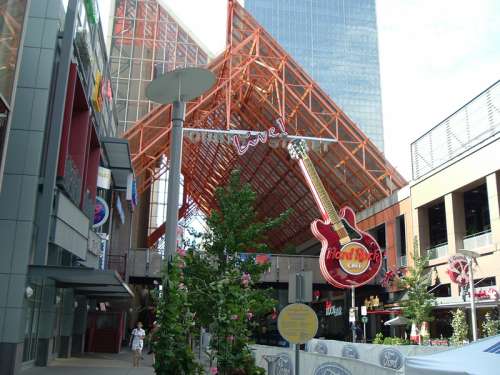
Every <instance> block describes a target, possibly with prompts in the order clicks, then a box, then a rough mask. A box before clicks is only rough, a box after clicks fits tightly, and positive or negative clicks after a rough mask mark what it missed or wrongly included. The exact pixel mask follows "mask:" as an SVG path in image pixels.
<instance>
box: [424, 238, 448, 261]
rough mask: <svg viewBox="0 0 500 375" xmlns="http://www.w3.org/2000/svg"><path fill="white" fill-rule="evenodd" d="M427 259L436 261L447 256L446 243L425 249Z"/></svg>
mask: <svg viewBox="0 0 500 375" xmlns="http://www.w3.org/2000/svg"><path fill="white" fill-rule="evenodd" d="M427 255H428V256H429V259H438V258H444V257H446V256H448V243H447V242H446V243H443V244H440V245H437V246H434V247H431V248H430V249H427Z"/></svg>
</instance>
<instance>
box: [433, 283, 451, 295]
mask: <svg viewBox="0 0 500 375" xmlns="http://www.w3.org/2000/svg"><path fill="white" fill-rule="evenodd" d="M428 291H429V293H430V292H432V294H434V296H435V297H451V284H440V285H437V286H436V285H432V286H430V287H429V288H428Z"/></svg>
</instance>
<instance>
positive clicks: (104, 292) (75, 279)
mask: <svg viewBox="0 0 500 375" xmlns="http://www.w3.org/2000/svg"><path fill="white" fill-rule="evenodd" d="M29 276H30V277H43V278H49V279H53V280H55V281H56V285H57V286H58V287H61V288H74V289H75V292H76V294H85V295H88V296H93V297H101V296H102V297H127V298H128V297H134V293H133V292H132V290H131V289H130V287H129V286H128V285H127V283H126V282H124V281H123V280H122V278H121V277H120V275H119V274H118V273H117V272H116V271H111V270H106V271H104V270H96V269H93V268H85V267H64V266H37V265H31V266H29Z"/></svg>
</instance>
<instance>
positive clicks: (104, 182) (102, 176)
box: [97, 167, 111, 190]
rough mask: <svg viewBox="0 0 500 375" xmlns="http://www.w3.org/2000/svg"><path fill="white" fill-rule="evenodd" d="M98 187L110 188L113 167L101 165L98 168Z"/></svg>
mask: <svg viewBox="0 0 500 375" xmlns="http://www.w3.org/2000/svg"><path fill="white" fill-rule="evenodd" d="M97 187H98V188H101V189H106V190H109V188H110V187H111V169H108V168H104V167H99V169H98V170H97Z"/></svg>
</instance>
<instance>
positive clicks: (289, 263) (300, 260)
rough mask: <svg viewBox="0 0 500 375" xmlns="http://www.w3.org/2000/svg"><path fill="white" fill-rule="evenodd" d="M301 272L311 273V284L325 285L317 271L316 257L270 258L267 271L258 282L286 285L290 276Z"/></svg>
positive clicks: (278, 255)
mask: <svg viewBox="0 0 500 375" xmlns="http://www.w3.org/2000/svg"><path fill="white" fill-rule="evenodd" d="M301 271H312V273H313V283H316V284H324V283H325V279H324V278H323V276H321V272H320V269H319V261H318V256H312V255H311V256H308V255H281V254H273V255H272V256H271V263H270V264H269V269H268V270H267V271H266V272H264V274H263V275H262V278H261V280H260V281H261V282H281V283H287V282H288V278H289V276H290V274H292V273H296V272H301Z"/></svg>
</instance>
